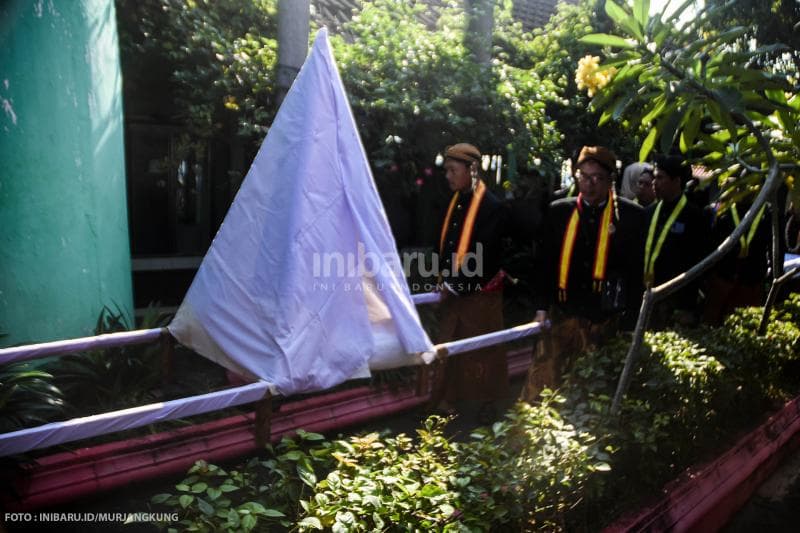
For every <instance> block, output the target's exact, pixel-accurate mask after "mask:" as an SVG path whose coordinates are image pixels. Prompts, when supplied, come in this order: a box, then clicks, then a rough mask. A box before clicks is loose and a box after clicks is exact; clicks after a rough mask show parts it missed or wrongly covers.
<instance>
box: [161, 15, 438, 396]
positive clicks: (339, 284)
mask: <svg viewBox="0 0 800 533" xmlns="http://www.w3.org/2000/svg"><path fill="white" fill-rule="evenodd" d="M169 329H170V331H171V333H172V334H173V335H174V336H175V337H176V338H177V339H178V340H179V341H180V342H181V343H183V344H185V345H188V346H190V347H192V348H194V349H195V350H196V351H198V352H199V353H201V354H203V355H205V356H206V357H208V358H210V359H212V360H215V361H217V362H218V363H220V364H222V365H223V366H225V367H227V368H230V369H232V370H235V371H237V372H240V373H242V374H245V375H249V376H251V377H255V378H259V379H262V380H265V381H267V382H269V383H270V384H272V385H273V388H274V389H275V390H276V391H277V392H279V393H281V394H287V395H288V394H292V393H297V392H306V391H311V390H319V389H324V388H328V387H331V386H333V385H336V384H338V383H340V382H342V381H344V380H346V379H348V378H351V377H354V376H359V375H366V374H367V373H368V370H367V369H368V367H370V368H373V369H375V368H388V367H393V366H404V365H408V364H410V363H414V362H419V361H420V360H421V358H420V357H419V354H420V353H423V352H426V351H430V350H431V349H432V345H431V342H430V340H429V339H428V337H427V335H426V333H425V331H424V330H423V329H422V327H421V325H420V322H419V317H418V315H417V312H416V309H415V307H414V304H413V302H412V300H411V296H410V293H409V290H408V285H407V284H406V281H405V277H404V275H403V271H402V265H401V263H400V260H399V257H398V255H397V252H396V247H395V242H394V239H393V237H392V234H391V231H390V229H389V224H388V221H387V218H386V214H385V212H384V210H383V206H382V204H381V201H380V198H379V197H378V193H377V190H376V189H375V184H374V181H373V178H372V174H371V171H370V168H369V165H368V163H367V159H366V155H365V153H364V150H363V147H362V145H361V140H360V138H359V136H358V131H357V129H356V125H355V121H354V119H353V116H352V113H351V111H350V106H349V105H348V102H347V97H346V95H345V91H344V87H343V85H342V82H341V79H340V77H339V73H338V71H337V69H336V64H335V62H334V59H333V53H332V51H331V47H330V44H329V42H328V36H327V31H326V30H325V29H324V28H323V29H322V30H320V31H319V33H318V34H317V38H316V41H315V43H314V46H313V49H312V51H311V54H310V55H309V57H308V59H307V60H306V62H305V64H304V65H303V68H302V69H301V71H300V73H299V74H298V76H297V79H296V80H295V82H294V85H293V86H292V88H291V89H290V91H289V93H288V94H287V96H286V98H285V100H284V102H283V104H282V106H281V108H280V110H279V112H278V115H277V117H276V119H275V122H274V123H273V125H272V127H271V129H270V130H269V134H268V135H267V138H266V139H265V140H264V143H263V145H262V146H261V149H260V150H259V152H258V155H257V156H256V159H255V161H254V162H253V165H252V167H251V168H250V170H249V172H248V174H247V176H246V178H245V180H244V182H243V183H242V187H241V189H240V190H239V193H238V194H237V196H236V199H235V201H234V202H233V205H232V206H231V208H230V210H229V212H228V214H227V216H226V218H225V220H224V222H223V224H222V226H221V227H220V230H219V232H218V233H217V235H216V237H215V238H214V242H213V243H212V245H211V248H210V249H209V251H208V253H207V254H206V257H205V258H204V259H203V263H202V264H201V266H200V269H199V271H198V273H197V275H196V277H195V279H194V281H193V283H192V286H191V288H190V289H189V292H188V293H187V295H186V298H185V299H184V301H183V303H182V305H181V307H180V309H179V311H178V313H177V315H176V317H175V319H174V320H173V322H172V323H171V324H170V325H169Z"/></svg>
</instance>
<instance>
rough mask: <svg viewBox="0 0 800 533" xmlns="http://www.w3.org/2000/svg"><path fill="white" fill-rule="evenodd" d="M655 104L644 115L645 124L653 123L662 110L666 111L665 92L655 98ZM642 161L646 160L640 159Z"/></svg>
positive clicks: (643, 121)
mask: <svg viewBox="0 0 800 533" xmlns="http://www.w3.org/2000/svg"><path fill="white" fill-rule="evenodd" d="M653 104H654V105H653V108H652V109H651V110H650V111H648V112H647V114H646V115H645V116H643V117H642V125H643V126H647V125H648V124H651V123H652V122H653V121H654V120H655V119H657V118H658V117H659V116H660V115H661V113H662V111H664V108H665V107H667V99H666V98H664V95H663V94H662V95H658V96H656V97H655V99H653ZM640 161H644V160H643V159H640Z"/></svg>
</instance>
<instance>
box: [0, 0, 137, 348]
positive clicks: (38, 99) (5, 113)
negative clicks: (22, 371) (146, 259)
mask: <svg viewBox="0 0 800 533" xmlns="http://www.w3.org/2000/svg"><path fill="white" fill-rule="evenodd" d="M103 305H108V306H115V305H116V306H119V307H120V308H122V309H123V310H124V311H125V312H126V314H127V315H128V316H132V314H133V313H132V311H133V304H132V294H131V269H130V249H129V244H128V220H127V207H126V200H125V162H124V147H123V123H122V80H121V73H120V64H119V50H118V43H117V27H116V19H115V11H114V2H113V0H68V1H53V0H3V1H2V2H0V332H5V333H8V334H9V336H8V337H5V338H0V347H1V346H10V345H14V344H19V343H27V342H41V341H47V340H54V339H60V338H69V337H76V336H82V335H89V334H91V333H92V331H93V329H94V324H95V321H96V319H97V316H98V314H99V312H100V310H101V308H102V306H103Z"/></svg>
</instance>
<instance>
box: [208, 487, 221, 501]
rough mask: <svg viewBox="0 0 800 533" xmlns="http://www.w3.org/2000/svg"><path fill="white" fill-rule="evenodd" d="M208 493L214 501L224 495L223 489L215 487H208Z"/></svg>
mask: <svg viewBox="0 0 800 533" xmlns="http://www.w3.org/2000/svg"><path fill="white" fill-rule="evenodd" d="M206 494H207V495H208V497H209V499H211V500H212V501H213V500H216V499H217V498H219V497H220V496H221V495H222V491H221V490H219V489H217V488H214V487H208V490H206Z"/></svg>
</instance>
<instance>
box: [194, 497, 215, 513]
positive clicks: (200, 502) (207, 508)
mask: <svg viewBox="0 0 800 533" xmlns="http://www.w3.org/2000/svg"><path fill="white" fill-rule="evenodd" d="M197 506H198V507H199V508H200V511H202V512H203V514H204V515H206V516H214V508H213V507H212V506H211V504H210V503H208V502H207V501H205V500H204V499H203V498H197Z"/></svg>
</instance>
